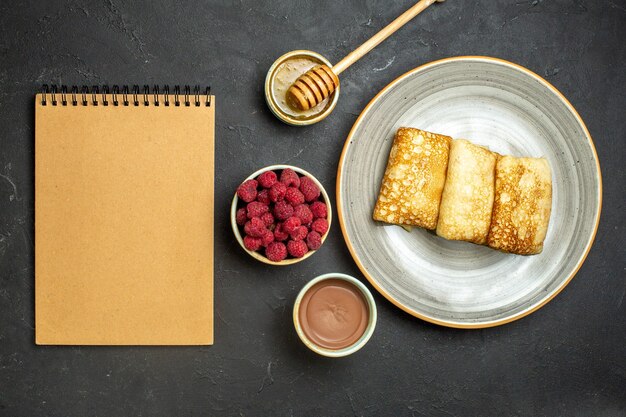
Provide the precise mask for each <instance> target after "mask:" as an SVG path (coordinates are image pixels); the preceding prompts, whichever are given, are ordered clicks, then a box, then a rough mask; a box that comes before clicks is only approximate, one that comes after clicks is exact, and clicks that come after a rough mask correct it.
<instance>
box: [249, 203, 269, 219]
mask: <svg viewBox="0 0 626 417" xmlns="http://www.w3.org/2000/svg"><path fill="white" fill-rule="evenodd" d="M268 211H270V208H269V207H268V206H266V205H265V204H263V203H259V202H258V201H253V202H251V203H248V205H247V206H246V213H247V215H248V218H249V219H251V218H253V217H261V216H262V215H263V214H265V213H267V212H268Z"/></svg>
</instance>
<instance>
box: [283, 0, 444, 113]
mask: <svg viewBox="0 0 626 417" xmlns="http://www.w3.org/2000/svg"><path fill="white" fill-rule="evenodd" d="M443 1H445V0H421V1H419V2H417V3H416V4H415V5H414V6H413V7H411V8H410V9H408V10H407V11H406V12H404V13H402V14H401V15H400V16H398V17H397V18H396V20H394V21H393V22H391V23H389V24H388V25H387V26H385V27H384V28H383V29H382V30H380V32H378V33H377V34H376V35H374V36H372V37H371V38H370V39H368V40H367V41H366V42H365V43H364V44H362V45H361V46H359V47H358V48H356V49H355V50H354V51H352V52H350V53H349V54H348V55H346V56H345V57H344V58H343V59H342V60H341V61H339V62H338V63H336V64H335V65H334V66H333V67H332V68H329V67H328V66H326V65H319V66H317V67H315V68H312V69H310V70H309V71H307V72H306V73H305V74H303V75H301V76H300V77H299V78H298V79H297V80H296V82H295V83H293V85H292V86H291V87H289V90H287V101H288V103H289V105H290V106H292V107H294V108H296V109H299V110H308V109H310V108H312V107H315V106H317V105H318V104H320V103H321V102H322V101H324V99H326V98H327V97H328V96H330V95H331V94H332V93H333V92H334V91H335V90H336V89H337V87H339V77H338V75H339V74H341V73H342V72H343V71H345V70H346V68H348V67H349V66H350V65H352V64H354V63H355V62H356V61H358V60H359V59H360V58H361V57H362V56H363V55H365V54H367V53H368V52H369V51H371V50H372V49H374V48H375V47H376V46H377V45H378V44H379V43H381V42H382V41H384V40H385V39H387V38H388V37H389V36H390V35H391V34H392V33H394V32H395V31H397V30H398V29H400V28H401V27H402V26H404V25H405V24H406V23H407V22H408V21H409V20H411V19H413V18H414V17H415V16H417V15H418V14H420V13H421V12H423V11H424V10H425V9H426V8H427V7H428V6H430V5H431V4H433V3H435V2H443Z"/></svg>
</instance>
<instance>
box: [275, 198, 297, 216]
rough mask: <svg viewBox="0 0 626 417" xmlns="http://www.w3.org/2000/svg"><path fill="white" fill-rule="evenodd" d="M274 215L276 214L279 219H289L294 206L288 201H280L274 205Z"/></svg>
mask: <svg viewBox="0 0 626 417" xmlns="http://www.w3.org/2000/svg"><path fill="white" fill-rule="evenodd" d="M274 216H276V218H277V219H278V220H287V219H288V218H290V217H291V216H293V207H291V205H290V204H289V203H287V202H286V201H279V202H278V203H276V205H275V206H274Z"/></svg>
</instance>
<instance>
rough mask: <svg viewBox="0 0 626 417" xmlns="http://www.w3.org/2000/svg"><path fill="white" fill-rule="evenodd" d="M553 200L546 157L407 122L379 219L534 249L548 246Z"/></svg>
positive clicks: (512, 248)
mask: <svg viewBox="0 0 626 417" xmlns="http://www.w3.org/2000/svg"><path fill="white" fill-rule="evenodd" d="M551 206H552V178H551V174H550V166H549V165H548V161H547V160H546V159H545V158H516V157H513V156H508V155H504V156H503V155H499V154H497V153H495V152H491V151H489V150H488V149H486V148H484V147H482V146H478V145H474V144H472V143H471V142H469V141H467V140H464V139H458V140H454V139H452V138H451V137H449V136H444V135H439V134H435V133H430V132H425V131H423V130H419V129H414V128H405V127H403V128H400V129H398V131H397V133H396V136H395V139H394V143H393V146H392V148H391V152H390V154H389V160H388V162H387V169H386V171H385V175H384V177H383V181H382V184H381V187H380V193H379V195H378V200H377V202H376V206H375V208H374V220H379V221H382V222H386V223H391V224H397V225H403V226H419V227H423V228H425V229H430V230H436V233H437V235H439V236H441V237H443V238H446V239H450V240H464V241H468V242H473V243H477V244H481V245H485V244H486V245H488V246H490V247H491V248H494V249H498V250H501V251H504V252H509V253H515V254H520V255H533V254H537V253H540V252H541V251H542V249H543V241H544V239H545V237H546V232H547V230H548V223H549V221H550V209H551Z"/></svg>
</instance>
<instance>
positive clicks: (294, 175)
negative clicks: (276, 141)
mask: <svg viewBox="0 0 626 417" xmlns="http://www.w3.org/2000/svg"><path fill="white" fill-rule="evenodd" d="M331 218H332V210H331V205H330V199H329V198H328V194H327V193H326V190H325V189H324V187H323V186H322V184H321V183H320V182H319V181H318V180H317V179H316V178H315V177H314V176H313V175H311V174H310V173H308V172H307V171H305V170H303V169H301V168H298V167H294V166H291V165H271V166H268V167H265V168H262V169H260V170H258V171H256V172H254V173H253V174H252V175H250V176H249V177H248V178H246V179H245V180H244V181H243V182H242V183H241V184H240V185H239V187H237V191H236V192H235V196H234V197H233V202H232V205H231V209H230V223H231V225H232V228H233V233H234V234H235V237H236V238H237V241H238V242H239V244H240V245H241V247H242V248H243V249H244V250H245V251H246V252H247V253H248V254H249V255H250V256H252V257H253V258H255V259H257V260H259V261H261V262H264V263H266V264H270V265H292V264H295V263H297V262H300V261H303V260H305V259H306V258H308V257H310V256H311V255H313V254H314V253H315V252H316V251H317V250H318V249H319V248H320V247H321V246H322V244H323V243H324V241H325V240H326V237H327V236H328V232H329V230H330V223H331Z"/></svg>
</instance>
